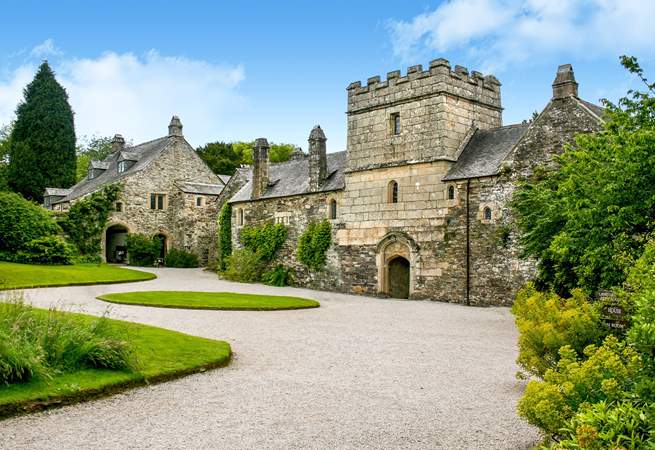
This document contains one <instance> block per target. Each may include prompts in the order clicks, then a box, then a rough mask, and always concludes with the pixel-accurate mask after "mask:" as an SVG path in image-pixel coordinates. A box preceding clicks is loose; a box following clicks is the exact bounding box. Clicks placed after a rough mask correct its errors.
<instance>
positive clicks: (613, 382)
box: [518, 335, 642, 433]
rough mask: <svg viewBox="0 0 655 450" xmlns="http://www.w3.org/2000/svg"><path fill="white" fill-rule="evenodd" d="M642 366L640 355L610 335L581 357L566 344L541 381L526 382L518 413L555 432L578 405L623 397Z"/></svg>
mask: <svg viewBox="0 0 655 450" xmlns="http://www.w3.org/2000/svg"><path fill="white" fill-rule="evenodd" d="M584 358H586V359H584ZM641 366H642V360H641V357H640V355H639V354H638V353H637V352H636V351H635V350H634V349H633V348H632V347H630V346H627V345H625V343H624V342H620V341H619V340H618V339H617V338H616V337H615V336H612V335H610V336H608V337H607V338H605V341H604V342H603V344H602V345H601V346H600V347H597V346H596V345H589V346H587V348H585V349H584V357H583V358H580V357H579V356H578V354H577V353H576V352H575V351H574V350H573V348H571V347H570V346H568V345H565V346H563V347H562V348H561V349H560V360H559V362H558V363H557V367H556V368H555V369H549V370H548V371H546V374H545V375H544V380H543V381H531V382H530V383H529V384H528V386H527V388H526V390H525V394H524V396H523V397H522V398H521V399H520V400H519V406H518V407H519V412H520V413H521V415H522V416H523V417H525V418H526V419H527V420H528V422H530V423H531V424H533V425H536V426H538V427H539V428H541V429H542V430H544V431H546V432H550V433H554V432H556V431H557V430H559V429H560V428H563V427H565V425H566V422H567V421H568V420H570V419H571V418H572V417H573V415H574V414H575V413H576V412H577V411H578V409H579V408H580V406H581V405H586V404H593V403H597V402H600V401H610V402H612V401H620V400H622V399H623V398H624V396H625V393H626V392H627V391H630V390H631V389H632V388H633V387H634V383H635V380H636V378H637V376H638V375H639V373H640V370H641Z"/></svg>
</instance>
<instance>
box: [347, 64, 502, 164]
mask: <svg viewBox="0 0 655 450" xmlns="http://www.w3.org/2000/svg"><path fill="white" fill-rule="evenodd" d="M501 111H502V108H501V102H500V83H499V82H498V80H496V78H494V77H493V76H487V77H483V76H482V74H480V73H479V72H473V73H472V74H470V75H469V73H468V70H467V69H466V68H463V67H460V66H456V67H455V70H451V68H450V64H449V63H448V61H446V60H444V59H438V60H435V61H432V62H431V63H430V67H429V69H428V70H426V71H423V70H422V67H421V66H412V67H410V68H409V69H408V70H407V75H406V76H403V77H401V76H400V71H395V72H390V73H389V74H387V79H386V80H385V81H380V77H372V78H369V79H368V82H367V84H366V86H362V85H361V82H355V83H352V84H351V85H350V86H349V87H348V170H363V169H369V168H375V167H386V166H392V165H400V164H404V163H406V162H417V161H433V160H436V159H448V160H455V159H456V158H457V156H458V151H459V149H460V144H461V143H462V140H463V139H464V137H465V136H466V134H467V133H468V132H469V130H470V128H471V126H472V124H473V123H474V122H475V124H476V126H477V127H479V128H491V127H496V126H500V125H501ZM395 114H399V115H400V123H401V126H400V128H401V131H400V134H398V135H395V134H394V132H393V119H392V118H393V115H395Z"/></svg>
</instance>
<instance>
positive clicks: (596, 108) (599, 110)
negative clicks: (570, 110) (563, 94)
mask: <svg viewBox="0 0 655 450" xmlns="http://www.w3.org/2000/svg"><path fill="white" fill-rule="evenodd" d="M578 101H579V102H580V103H582V104H583V105H585V106H586V107H587V108H589V109H590V110H591V112H593V113H594V114H596V115H597V116H598V117H600V118H601V119H602V118H603V116H604V115H605V108H603V107H601V106H598V105H594V104H593V103H591V102H588V101H585V100H582V99H581V98H579V99H578Z"/></svg>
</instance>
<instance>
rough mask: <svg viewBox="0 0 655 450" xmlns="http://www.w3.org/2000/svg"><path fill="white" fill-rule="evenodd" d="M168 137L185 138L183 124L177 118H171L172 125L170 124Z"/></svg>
mask: <svg viewBox="0 0 655 450" xmlns="http://www.w3.org/2000/svg"><path fill="white" fill-rule="evenodd" d="M168 136H179V137H182V136H184V135H183V134H182V122H180V118H179V117H177V116H173V117H172V118H171V123H169V124H168Z"/></svg>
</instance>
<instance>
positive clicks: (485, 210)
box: [484, 206, 491, 220]
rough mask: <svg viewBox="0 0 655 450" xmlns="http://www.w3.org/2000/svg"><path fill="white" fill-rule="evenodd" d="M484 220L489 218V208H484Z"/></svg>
mask: <svg viewBox="0 0 655 450" xmlns="http://www.w3.org/2000/svg"><path fill="white" fill-rule="evenodd" d="M484 220H491V208H489V207H488V206H487V207H486V208H484Z"/></svg>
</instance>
